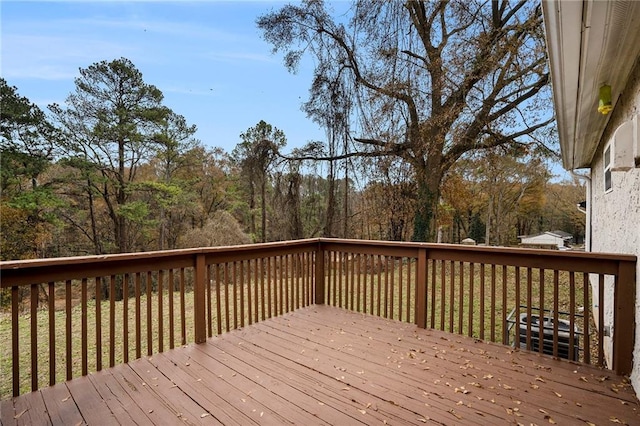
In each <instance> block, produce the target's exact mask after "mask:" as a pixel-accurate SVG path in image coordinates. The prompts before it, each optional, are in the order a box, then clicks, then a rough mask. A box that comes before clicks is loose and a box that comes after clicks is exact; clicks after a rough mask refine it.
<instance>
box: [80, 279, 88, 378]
mask: <svg viewBox="0 0 640 426" xmlns="http://www.w3.org/2000/svg"><path fill="white" fill-rule="evenodd" d="M81 285H82V288H81V289H80V303H81V305H82V306H81V308H80V309H81V310H82V318H81V320H80V324H81V326H80V327H81V334H82V342H81V347H82V361H81V362H82V375H83V376H86V375H87V374H88V373H89V371H88V370H89V368H88V362H87V352H88V346H89V345H88V340H89V337H88V327H87V279H86V278H83V279H82V284H81Z"/></svg>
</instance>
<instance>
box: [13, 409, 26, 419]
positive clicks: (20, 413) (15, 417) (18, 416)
mask: <svg viewBox="0 0 640 426" xmlns="http://www.w3.org/2000/svg"><path fill="white" fill-rule="evenodd" d="M26 412H27V410H26V409H25V410H22V411H20V412H19V413H18V414H16V415H15V416H13V418H14V419H19V418H20V417H22V415H23V414H24V413H26Z"/></svg>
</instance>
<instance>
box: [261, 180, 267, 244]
mask: <svg viewBox="0 0 640 426" xmlns="http://www.w3.org/2000/svg"><path fill="white" fill-rule="evenodd" d="M266 192H267V173H266V172H265V173H263V174H262V185H261V187H260V198H261V200H260V205H261V207H260V210H261V211H262V242H263V243H266V242H267V200H266Z"/></svg>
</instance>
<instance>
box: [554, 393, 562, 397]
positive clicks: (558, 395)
mask: <svg viewBox="0 0 640 426" xmlns="http://www.w3.org/2000/svg"><path fill="white" fill-rule="evenodd" d="M553 393H555V394H556V396H557V397H558V398H562V395H560V394H559V393H558V392H553Z"/></svg>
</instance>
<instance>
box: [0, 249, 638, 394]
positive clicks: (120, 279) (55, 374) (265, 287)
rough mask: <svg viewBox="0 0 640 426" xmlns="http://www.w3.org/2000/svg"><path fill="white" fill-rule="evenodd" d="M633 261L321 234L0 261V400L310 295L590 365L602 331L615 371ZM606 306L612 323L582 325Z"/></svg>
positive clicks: (626, 365)
mask: <svg viewBox="0 0 640 426" xmlns="http://www.w3.org/2000/svg"><path fill="white" fill-rule="evenodd" d="M635 267H636V258H635V257H634V256H624V255H610V254H594V253H574V252H552V251H542V250H521V249H505V248H489V247H468V246H459V245H441V244H424V243H392V242H373V241H356V240H333V239H312V240H302V241H289V242H282V243H269V244H256V245H248V246H238V247H223V248H202V249H187V250H173V251H163V252H148V253H135V254H122V255H108V256H89V257H78V258H64V259H42V260H31V261H11V262H0V273H1V274H2V281H1V286H2V289H3V290H2V291H3V295H4V296H5V297H6V295H7V294H9V295H10V297H9V299H10V301H9V305H10V309H9V311H10V314H1V313H0V315H5V318H8V321H9V322H10V327H5V328H10V331H8V332H7V335H6V336H4V335H0V339H3V340H5V341H8V340H11V352H10V355H9V356H7V357H5V358H7V360H6V361H5V360H3V357H0V371H2V372H3V375H4V374H5V372H8V371H11V374H12V377H13V380H12V381H11V387H10V388H6V389H5V388H2V389H0V397H1V398H5V397H7V396H9V395H10V394H13V395H18V394H20V393H21V392H24V391H26V390H28V389H31V390H36V389H38V388H39V387H42V386H44V385H46V384H49V385H51V384H54V383H56V382H59V381H62V380H68V379H71V378H72V377H77V376H80V375H86V374H88V372H90V371H98V370H101V369H102V368H103V367H106V366H113V365H116V364H118V363H122V362H128V361H129V360H130V359H134V358H138V357H140V356H142V355H143V354H145V355H152V354H153V353H157V352H162V351H164V350H165V349H167V348H173V347H174V346H175V345H183V344H186V343H191V342H196V343H201V342H204V341H205V340H206V338H207V337H211V336H213V335H214V334H220V333H222V332H224V331H229V330H232V329H235V328H238V327H244V326H245V325H249V324H252V323H255V322H258V321H261V320H264V319H266V318H269V317H272V316H275V315H281V314H283V313H285V312H289V311H291V310H294V309H298V308H300V307H303V306H307V305H309V304H313V303H317V304H322V303H327V304H331V305H335V306H339V307H342V308H345V309H350V310H354V311H358V312H364V313H368V314H373V315H378V316H382V317H386V318H394V319H398V320H401V321H407V322H414V323H416V324H417V325H418V326H420V327H431V328H437V329H441V330H446V331H449V332H452V333H459V334H465V335H469V336H475V337H477V338H479V339H483V340H490V341H495V342H501V343H504V344H508V345H515V346H519V347H522V348H526V349H529V350H535V351H539V352H541V353H549V354H552V355H555V356H559V357H565V358H567V357H568V358H570V359H573V360H576V361H581V362H585V363H591V364H599V365H604V364H605V348H607V339H608V338H607V337H606V336H605V334H613V338H612V339H611V340H612V344H611V352H612V367H613V369H615V370H616V372H618V373H629V372H630V371H631V362H632V351H633V331H632V330H633V326H634V305H635ZM609 311H610V312H611V313H612V315H613V323H612V325H613V327H612V329H613V330H612V331H609V330H608V327H603V326H596V324H600V325H607V324H608V322H607V321H608V316H607V312H609ZM536 317H537V318H546V319H547V325H546V327H542V330H543V338H542V339H540V338H539V335H538V331H539V328H538V327H537V325H538V324H537V323H535V322H533V323H532V321H531V320H528V319H535V318H536ZM0 320H2V317H0ZM1 330H2V329H1V328H0V331H1ZM8 334H10V336H9V335H8ZM0 350H2V349H1V348H0ZM0 355H1V354H0ZM43 366H47V367H44V368H43ZM3 377H4V376H3ZM3 382H6V381H3Z"/></svg>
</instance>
